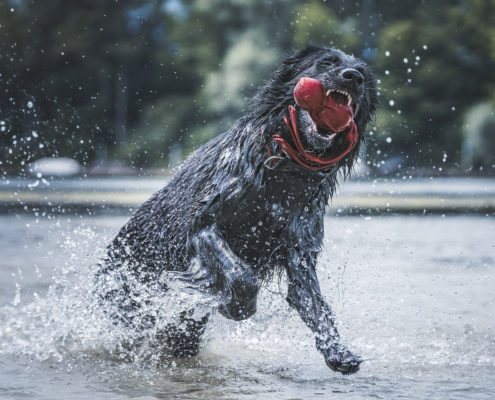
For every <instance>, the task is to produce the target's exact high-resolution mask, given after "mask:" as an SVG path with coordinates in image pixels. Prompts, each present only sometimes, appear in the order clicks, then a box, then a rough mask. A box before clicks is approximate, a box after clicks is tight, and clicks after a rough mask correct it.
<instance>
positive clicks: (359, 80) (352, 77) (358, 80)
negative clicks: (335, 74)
mask: <svg viewBox="0 0 495 400" xmlns="http://www.w3.org/2000/svg"><path fill="white" fill-rule="evenodd" d="M341 75H342V78H344V80H345V81H346V82H348V83H353V84H354V85H356V88H358V87H359V86H361V85H362V84H363V82H364V78H363V75H362V74H361V72H359V71H358V70H357V69H354V68H346V69H344V70H343V71H342V72H341Z"/></svg>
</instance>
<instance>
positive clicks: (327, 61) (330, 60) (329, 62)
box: [318, 56, 340, 67]
mask: <svg viewBox="0 0 495 400" xmlns="http://www.w3.org/2000/svg"><path fill="white" fill-rule="evenodd" d="M339 63H340V58H339V57H337V56H330V57H326V58H324V59H322V60H320V61H318V65H321V66H322V67H332V66H334V65H337V64H339Z"/></svg>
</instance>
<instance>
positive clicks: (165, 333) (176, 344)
mask: <svg viewBox="0 0 495 400" xmlns="http://www.w3.org/2000/svg"><path fill="white" fill-rule="evenodd" d="M193 314H194V310H188V311H184V312H182V313H181V314H180V316H179V323H178V324H170V325H167V326H166V327H165V328H164V329H161V330H160V331H159V333H158V335H157V338H158V339H159V340H160V341H161V342H162V343H165V346H166V347H167V349H168V351H170V352H171V353H172V354H173V355H174V357H178V358H184V357H194V356H196V355H197V354H198V352H199V344H200V342H201V336H202V335H203V333H204V331H205V328H206V323H207V322H208V318H209V316H210V314H206V315H204V316H203V317H201V318H199V319H196V318H194V317H193Z"/></svg>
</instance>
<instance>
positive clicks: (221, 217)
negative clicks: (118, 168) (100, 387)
mask: <svg viewBox="0 0 495 400" xmlns="http://www.w3.org/2000/svg"><path fill="white" fill-rule="evenodd" d="M376 104H377V93H376V86H375V80H374V78H373V75H372V74H371V72H370V70H369V68H368V67H367V66H366V64H365V63H364V62H362V61H361V60H359V59H357V58H355V57H353V56H350V55H347V54H345V53H343V52H341V51H339V50H335V49H329V48H320V47H314V46H308V47H306V48H305V49H303V50H301V51H299V52H297V53H296V54H294V55H292V56H291V57H288V58H287V59H285V60H284V61H283V62H282V64H281V66H280V67H279V68H278V69H277V70H276V71H275V72H274V73H273V75H272V76H271V78H270V79H269V81H268V82H267V83H266V84H265V85H264V86H262V87H261V88H260V89H259V90H258V92H257V94H256V96H255V97H254V99H253V100H252V102H251V106H250V111H249V113H248V114H247V115H246V116H244V117H242V118H241V119H240V120H239V121H238V122H237V123H236V124H235V125H234V126H233V127H232V128H231V129H230V130H229V131H228V132H225V133H223V134H221V135H219V136H218V137H216V138H215V139H213V140H211V141H210V142H208V143H206V144H205V145H204V146H202V147H201V148H199V149H198V150H197V151H196V152H194V153H193V154H192V155H191V156H190V157H189V158H188V159H187V160H186V161H185V162H184V163H183V164H182V166H181V167H180V169H179V170H178V172H177V173H176V174H175V176H174V177H173V178H172V179H171V181H170V182H169V183H168V185H166V186H165V187H164V188H163V189H161V190H160V191H158V192H157V193H155V194H154V195H153V196H152V197H151V198H150V199H149V200H148V201H146V202H145V203H144V204H143V205H142V206H141V207H140V208H139V209H138V210H137V212H136V213H135V214H134V215H133V217H132V218H131V219H130V220H129V222H127V224H126V225H125V226H124V227H123V228H122V229H121V231H120V232H119V233H118V235H117V236H116V237H115V239H114V240H113V242H112V243H111V245H110V246H109V248H108V256H107V257H106V259H105V260H104V262H103V263H102V267H101V270H100V273H99V276H100V277H105V276H107V277H108V276H109V275H112V274H113V276H120V278H117V279H116V281H117V282H118V284H114V285H113V286H112V289H111V290H110V289H109V290H107V291H106V293H105V295H104V298H105V299H106V301H118V302H119V303H120V304H121V305H122V306H121V309H122V314H121V316H120V317H121V318H124V319H126V320H127V321H129V323H132V320H133V317H132V316H133V315H135V314H136V310H138V309H139V307H140V304H139V300H138V298H139V293H136V292H137V290H136V289H135V288H134V287H133V285H134V284H133V283H132V282H134V280H130V279H129V278H128V274H131V275H132V276H133V277H134V278H135V282H140V283H141V284H143V285H148V284H152V283H153V284H156V283H157V282H161V280H160V279H161V277H163V276H167V275H173V276H174V277H176V278H177V277H178V278H179V279H181V281H182V282H185V283H186V284H188V285H190V287H193V288H195V289H196V290H199V291H203V292H207V293H210V294H212V295H214V296H217V298H218V299H219V303H218V306H217V308H218V311H219V312H220V313H221V314H222V315H223V316H225V317H226V318H229V319H233V320H243V319H246V318H249V317H250V316H251V315H253V314H254V313H255V312H256V299H257V294H258V291H259V289H260V285H261V283H262V282H263V281H265V280H267V279H268V278H270V277H271V276H272V275H273V273H274V272H276V271H285V273H286V275H287V279H288V293H287V301H288V303H289V304H290V306H292V307H293V308H294V309H295V310H296V311H297V312H298V313H299V315H300V317H301V318H302V320H303V321H304V322H305V324H306V325H307V326H308V327H309V328H310V329H311V330H312V331H313V332H314V334H315V338H316V348H317V349H318V350H319V351H320V353H321V354H322V355H323V357H324V359H325V361H326V363H327V365H328V366H329V367H330V368H331V369H333V370H335V371H340V372H342V373H353V372H355V371H357V370H358V369H359V364H360V362H361V360H360V358H359V357H356V356H355V355H353V354H352V353H351V352H350V351H349V350H348V349H347V348H346V347H345V346H344V345H343V344H342V343H341V342H340V339H339V333H338V332H337V329H336V327H335V316H334V314H333V312H332V310H331V308H330V306H329V305H328V304H327V303H326V302H325V300H324V298H323V295H322V293H321V291H320V287H319V283H318V278H317V275H316V264H317V258H318V253H319V252H320V250H321V245H322V240H323V220H324V214H325V208H326V207H327V204H328V202H329V199H330V197H331V196H332V195H333V193H334V190H335V186H336V182H337V178H338V176H342V177H346V176H347V175H348V174H349V173H350V171H351V169H352V167H353V164H354V162H355V161H356V159H357V156H358V153H359V148H360V144H361V143H362V141H363V137H364V133H365V128H366V125H367V123H368V122H369V121H370V120H371V118H372V116H373V115H374V112H375V108H376ZM119 271H120V272H119ZM124 271H125V273H124ZM125 276H127V278H124V277H125ZM103 281H104V282H105V284H107V283H108V279H105V280H103ZM161 290H167V285H165V284H164V285H163V287H161ZM192 308H193V305H191V309H189V310H187V311H186V312H184V313H182V315H181V321H180V324H179V325H180V326H173V325H171V326H167V327H164V329H163V330H162V332H164V339H163V340H164V343H165V344H166V345H168V346H169V347H170V348H171V349H172V351H173V353H174V354H175V355H176V356H192V355H195V354H196V353H197V352H198V345H199V341H200V337H201V335H202V333H203V331H204V326H205V324H206V322H207V320H208V314H207V313H206V314H204V315H201V316H200V317H197V316H196V317H195V316H193V311H194V310H193V309H192ZM149 323H150V324H153V323H155V319H154V318H150V320H149Z"/></svg>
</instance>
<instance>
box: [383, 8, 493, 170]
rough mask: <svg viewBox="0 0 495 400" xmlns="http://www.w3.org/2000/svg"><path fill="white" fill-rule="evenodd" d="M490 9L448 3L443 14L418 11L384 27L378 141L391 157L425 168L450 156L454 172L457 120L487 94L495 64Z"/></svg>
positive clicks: (458, 135) (459, 134)
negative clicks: (381, 107)
mask: <svg viewBox="0 0 495 400" xmlns="http://www.w3.org/2000/svg"><path fill="white" fill-rule="evenodd" d="M466 4H467V5H466ZM493 6H494V2H493V1H491V0H490V1H488V0H480V1H476V2H471V3H464V2H462V3H461V2H451V4H450V5H445V6H444V7H443V8H442V12H433V10H432V8H431V7H427V6H423V7H418V8H417V9H416V10H415V11H414V13H413V14H412V16H408V18H407V19H405V18H404V19H402V20H400V21H397V22H395V23H393V24H389V25H387V26H384V28H383V29H382V31H381V32H380V35H379V40H378V49H379V51H378V56H377V59H376V68H377V69H378V72H379V74H380V78H381V95H382V96H381V99H382V103H383V108H384V109H385V111H382V114H381V116H380V117H379V119H378V120H377V128H378V131H379V132H382V133H383V135H381V136H380V135H379V139H383V138H385V137H389V136H391V137H392V138H393V141H392V143H393V145H392V146H389V147H390V152H392V153H393V154H396V155H397V154H401V155H403V156H408V157H409V158H410V159H411V160H410V161H411V163H414V164H424V165H430V166H431V165H435V164H436V165H438V163H439V162H444V160H445V154H448V160H449V161H448V162H449V163H454V165H458V163H459V161H460V155H461V147H462V129H461V126H462V119H463V114H464V113H465V112H466V110H467V109H468V108H469V107H470V106H471V105H472V104H473V103H475V102H478V101H479V100H480V99H481V98H487V97H489V96H490V93H493V84H494V83H495V80H494V65H495V64H494V62H495V58H494V53H493V52H492V51H491V50H490V48H489V43H490V42H493V41H491V38H489V37H488V36H487V32H489V31H490V30H491V31H492V32H493V28H492V27H493V23H494V20H493V18H494V13H489V12H488V11H490V10H491V9H493ZM487 8H488V9H487ZM475 21H476V22H475ZM396 113H400V114H396ZM381 145H383V146H386V144H385V142H383V141H382V142H381Z"/></svg>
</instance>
